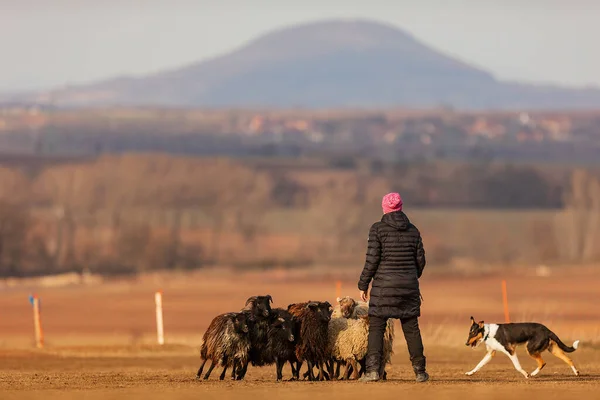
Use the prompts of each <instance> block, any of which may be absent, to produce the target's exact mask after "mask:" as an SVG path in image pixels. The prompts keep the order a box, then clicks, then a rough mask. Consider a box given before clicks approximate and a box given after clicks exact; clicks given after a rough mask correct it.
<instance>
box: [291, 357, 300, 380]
mask: <svg viewBox="0 0 600 400" xmlns="http://www.w3.org/2000/svg"><path fill="white" fill-rule="evenodd" d="M290 368H291V369H292V378H296V375H298V372H297V370H296V365H295V363H294V362H293V361H290Z"/></svg>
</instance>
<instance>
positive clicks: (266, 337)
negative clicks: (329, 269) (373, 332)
mask: <svg viewBox="0 0 600 400" xmlns="http://www.w3.org/2000/svg"><path fill="white" fill-rule="evenodd" d="M272 302H273V299H272V298H271V296H270V295H267V296H253V297H250V298H249V299H248V300H247V301H246V305H245V307H244V308H243V309H242V310H241V311H240V312H232V313H227V314H221V315H218V316H216V317H215V318H214V319H213V320H212V322H211V323H210V326H209V327H208V329H207V330H206V332H205V333H204V337H203V343H202V347H201V349H200V355H201V358H202V364H201V365H200V368H199V369H198V373H197V375H196V378H197V379H200V378H201V377H202V371H203V369H204V366H205V364H206V362H207V361H208V360H210V361H211V364H210V368H209V369H208V371H207V372H206V374H205V375H204V379H208V378H209V376H210V374H211V372H212V371H213V369H214V368H215V367H216V366H218V365H221V367H223V372H222V373H221V375H220V379H221V380H223V379H224V378H225V376H226V373H227V370H228V369H229V368H231V379H235V380H241V379H244V376H245V375H246V372H247V370H248V365H249V364H252V365H253V366H257V367H261V366H266V365H275V366H276V373H277V380H278V381H281V380H282V379H283V374H282V370H283V366H284V365H285V363H288V362H289V363H290V366H291V369H292V377H291V379H290V380H299V379H300V368H301V367H302V364H303V363H304V362H306V364H307V367H308V368H307V371H306V372H305V373H304V374H303V375H302V377H303V378H304V379H306V378H308V379H309V380H325V379H338V378H339V377H340V368H341V367H342V366H345V367H346V369H345V372H344V375H343V379H358V378H359V377H360V375H361V374H362V373H363V372H364V369H365V364H364V363H365V357H366V355H367V343H368V335H369V317H368V315H367V314H368V305H367V304H366V303H363V302H357V301H355V300H354V299H352V298H350V297H344V298H338V299H337V302H338V304H337V306H336V307H335V309H334V308H333V307H332V306H331V304H330V303H329V302H327V301H325V302H322V301H308V302H305V303H295V304H290V305H289V306H288V307H287V309H286V310H284V309H282V308H271V303H272ZM393 340H394V325H393V322H392V320H389V321H388V326H387V329H386V332H385V336H384V354H383V361H384V362H383V363H382V371H380V375H381V376H382V377H383V379H385V376H386V374H385V365H386V364H388V363H389V362H390V360H391V356H392V345H393ZM359 366H360V369H359Z"/></svg>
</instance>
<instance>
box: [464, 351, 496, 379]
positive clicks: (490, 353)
mask: <svg viewBox="0 0 600 400" xmlns="http://www.w3.org/2000/svg"><path fill="white" fill-rule="evenodd" d="M495 355H496V350H490V351H488V352H487V354H486V355H485V356H484V357H483V359H482V360H481V361H480V362H479V364H477V366H476V367H475V368H473V369H472V370H471V371H469V372H467V373H466V374H465V375H468V376H471V375H473V374H474V373H475V372H477V371H479V370H480V369H481V368H483V366H484V365H485V364H487V363H489V362H490V361H491V360H492V358H493V357H494V356H495Z"/></svg>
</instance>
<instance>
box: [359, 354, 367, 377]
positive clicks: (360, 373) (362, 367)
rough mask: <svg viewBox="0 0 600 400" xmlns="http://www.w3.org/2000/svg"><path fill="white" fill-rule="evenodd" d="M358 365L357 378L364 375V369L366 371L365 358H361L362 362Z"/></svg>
mask: <svg viewBox="0 0 600 400" xmlns="http://www.w3.org/2000/svg"><path fill="white" fill-rule="evenodd" d="M359 364H360V371H359V372H358V376H359V377H361V376H362V374H364V373H365V371H366V369H367V361H366V358H363V359H362V360H360V361H359Z"/></svg>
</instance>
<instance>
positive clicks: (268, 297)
mask: <svg viewBox="0 0 600 400" xmlns="http://www.w3.org/2000/svg"><path fill="white" fill-rule="evenodd" d="M266 297H267V299H269V301H270V302H271V303H273V298H272V297H271V295H270V294H268V295H267V296H266Z"/></svg>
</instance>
